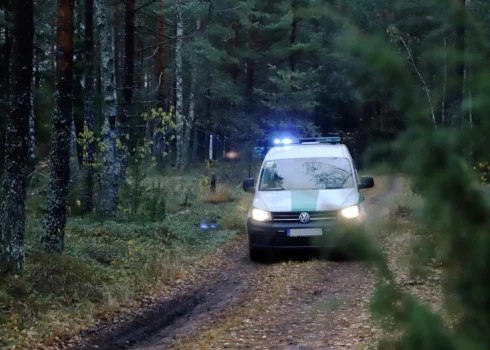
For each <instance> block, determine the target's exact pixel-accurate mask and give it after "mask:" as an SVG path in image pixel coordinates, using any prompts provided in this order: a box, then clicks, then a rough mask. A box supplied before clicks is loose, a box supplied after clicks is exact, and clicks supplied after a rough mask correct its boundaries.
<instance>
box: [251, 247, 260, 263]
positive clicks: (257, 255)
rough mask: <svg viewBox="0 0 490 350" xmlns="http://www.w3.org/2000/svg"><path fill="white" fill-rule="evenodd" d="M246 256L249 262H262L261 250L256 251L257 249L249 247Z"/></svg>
mask: <svg viewBox="0 0 490 350" xmlns="http://www.w3.org/2000/svg"><path fill="white" fill-rule="evenodd" d="M248 255H249V257H250V260H252V261H256V262H259V261H262V260H263V258H264V254H263V252H262V249H258V248H252V247H249V248H248Z"/></svg>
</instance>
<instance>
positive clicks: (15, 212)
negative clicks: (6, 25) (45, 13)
mask: <svg viewBox="0 0 490 350" xmlns="http://www.w3.org/2000/svg"><path fill="white" fill-rule="evenodd" d="M12 12H13V20H14V28H13V36H14V43H13V58H14V59H13V60H12V65H11V68H12V77H11V78H12V82H11V84H10V88H11V92H10V95H11V96H10V103H9V115H8V127H7V134H6V145H5V147H6V149H5V172H4V179H3V193H4V196H5V197H4V201H3V205H2V211H1V213H0V215H1V216H0V272H2V273H4V272H18V271H22V270H23V269H24V261H25V247H24V235H25V225H26V212H25V198H26V185H27V174H26V168H27V165H28V163H29V158H28V157H29V145H28V134H29V119H30V115H31V111H30V109H31V107H32V104H31V96H32V58H33V49H34V47H33V45H34V43H33V41H34V6H33V0H16V1H14V2H13V4H12Z"/></svg>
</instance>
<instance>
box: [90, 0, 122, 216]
mask: <svg viewBox="0 0 490 350" xmlns="http://www.w3.org/2000/svg"><path fill="white" fill-rule="evenodd" d="M106 5H107V4H106V1H105V0H95V15H96V18H97V29H98V32H99V37H100V57H101V65H100V66H101V74H100V75H101V83H102V90H103V96H104V127H103V131H104V133H105V135H104V147H103V158H104V159H103V163H104V174H103V194H102V200H101V205H100V208H99V209H100V213H101V214H102V215H104V216H105V217H112V216H114V215H115V214H116V208H117V200H118V195H119V178H120V176H121V162H120V158H119V157H118V156H117V148H118V142H117V140H118V133H117V132H118V130H117V126H116V106H117V95H116V78H115V75H116V71H115V69H116V67H115V61H114V45H113V38H112V31H111V29H110V27H109V26H108V25H107V13H106Z"/></svg>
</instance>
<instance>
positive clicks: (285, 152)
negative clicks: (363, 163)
mask: <svg viewBox="0 0 490 350" xmlns="http://www.w3.org/2000/svg"><path fill="white" fill-rule="evenodd" d="M320 157H343V158H348V159H352V157H351V155H350V152H349V150H348V149H347V146H346V145H344V144H335V145H332V144H292V145H288V146H278V147H273V148H271V149H270V150H269V152H267V155H266V156H265V158H264V161H267V160H277V159H296V158H320Z"/></svg>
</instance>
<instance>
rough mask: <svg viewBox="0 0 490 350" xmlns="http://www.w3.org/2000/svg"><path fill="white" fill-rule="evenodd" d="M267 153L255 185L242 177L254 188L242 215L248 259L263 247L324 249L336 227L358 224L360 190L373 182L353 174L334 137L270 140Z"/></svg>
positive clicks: (333, 241) (360, 221)
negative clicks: (243, 217)
mask: <svg viewBox="0 0 490 350" xmlns="http://www.w3.org/2000/svg"><path fill="white" fill-rule="evenodd" d="M275 143H276V144H279V145H276V146H275V147H273V148H272V149H270V150H269V152H267V154H266V156H265V158H264V160H263V163H262V166H261V169H260V173H259V179H258V181H257V184H255V181H254V179H253V178H248V179H245V180H244V181H243V189H244V191H246V192H251V193H254V194H255V195H254V198H253V202H252V205H251V207H250V210H249V212H248V218H247V231H248V242H249V248H250V258H251V259H252V260H258V259H260V258H261V257H262V253H263V252H264V250H265V249H298V248H301V249H303V248H317V249H318V248H320V249H321V248H327V247H332V246H336V245H337V244H338V242H339V241H338V240H336V237H338V233H339V232H343V233H345V232H347V231H348V230H346V229H348V228H356V229H358V228H360V229H363V228H364V218H365V210H364V205H363V196H362V194H361V193H360V191H359V190H360V189H364V188H370V187H373V186H374V180H373V178H372V177H361V178H360V177H359V176H358V174H357V170H356V167H355V165H354V162H353V159H352V157H351V154H350V152H349V150H348V149H347V147H346V146H345V145H344V144H342V143H341V138H340V136H329V137H320V138H303V139H298V140H295V141H293V140H290V139H285V140H283V141H278V140H276V142H275Z"/></svg>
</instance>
